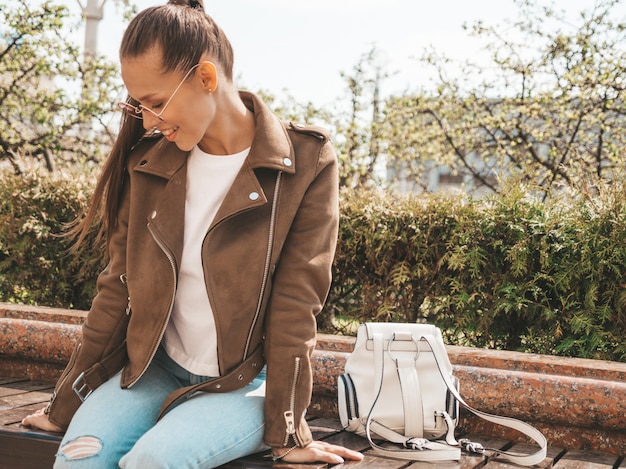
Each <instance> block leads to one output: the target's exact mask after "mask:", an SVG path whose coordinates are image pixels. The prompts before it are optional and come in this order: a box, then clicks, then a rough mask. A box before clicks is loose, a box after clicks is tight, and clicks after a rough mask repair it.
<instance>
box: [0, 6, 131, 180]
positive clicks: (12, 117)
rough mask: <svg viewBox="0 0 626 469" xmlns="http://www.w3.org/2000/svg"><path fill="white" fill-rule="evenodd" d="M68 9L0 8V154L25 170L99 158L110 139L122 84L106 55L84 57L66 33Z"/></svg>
mask: <svg viewBox="0 0 626 469" xmlns="http://www.w3.org/2000/svg"><path fill="white" fill-rule="evenodd" d="M70 20H71V17H70V15H69V11H68V9H67V8H66V7H65V6H59V5H56V4H55V3H54V2H53V1H50V0H46V1H43V2H42V3H41V4H39V5H33V4H32V2H27V1H26V0H14V1H12V2H11V3H10V4H9V5H6V4H4V5H1V6H0V25H2V26H1V27H0V28H1V29H0V35H1V37H0V158H1V159H2V160H5V161H8V162H9V163H10V164H11V165H12V167H13V169H14V170H15V171H16V172H17V173H20V172H22V171H23V170H24V165H25V164H26V162H27V161H29V160H31V161H36V162H43V163H44V164H45V166H46V168H48V170H49V171H54V170H55V168H56V167H57V165H59V164H67V163H70V164H71V163H75V162H77V161H98V160H99V159H100V158H101V156H102V154H103V151H104V150H105V149H106V148H107V147H108V145H109V144H110V143H111V141H112V138H113V136H112V132H111V131H110V130H109V129H108V126H107V121H108V119H109V117H110V115H111V114H110V113H111V111H112V110H113V109H114V106H115V101H116V100H117V99H118V96H119V93H120V90H121V83H120V82H119V80H118V79H117V76H118V72H117V67H116V66H115V65H113V64H111V63H109V62H108V61H106V60H104V59H103V58H102V57H98V56H88V57H82V54H81V52H80V49H79V48H78V47H77V46H76V45H74V44H72V43H70V42H68V40H67V35H68V33H70V32H71V31H73V30H74V29H75V28H76V27H77V26H78V22H77V21H76V22H75V24H73V25H72V24H70Z"/></svg>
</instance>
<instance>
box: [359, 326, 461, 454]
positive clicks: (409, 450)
mask: <svg viewBox="0 0 626 469" xmlns="http://www.w3.org/2000/svg"><path fill="white" fill-rule="evenodd" d="M372 338H373V342H374V386H375V389H374V396H375V398H374V402H373V403H372V407H371V408H370V410H369V412H368V415H367V420H366V423H365V435H366V436H367V440H368V441H369V444H370V446H371V447H372V448H373V449H374V450H375V451H376V452H377V453H379V454H381V455H383V456H388V457H392V458H399V459H409V460H413V461H447V460H457V461H458V460H459V459H461V449H460V448H458V447H454V446H449V445H446V444H443V443H438V442H434V441H429V440H427V439H425V438H421V437H411V436H408V435H406V436H405V435H402V434H400V433H398V432H396V431H394V430H392V429H390V428H388V427H386V426H385V425H383V424H381V423H379V422H376V421H375V420H373V418H372V413H373V411H374V408H375V407H376V403H377V402H378V399H379V398H380V394H381V390H382V387H383V376H384V367H385V360H384V358H385V357H384V355H385V347H384V343H385V341H384V335H383V334H382V333H378V332H376V333H374V334H373V337H372ZM391 341H393V339H392V340H391ZM391 341H390V343H391ZM437 365H439V364H437ZM396 366H398V363H397V362H396ZM412 366H413V370H414V371H416V370H415V362H412ZM440 371H441V370H440ZM399 374H400V372H399ZM401 374H405V377H404V380H403V379H402V377H400V384H401V385H402V399H403V401H404V402H405V403H406V402H407V401H409V404H408V405H409V408H410V409H412V410H414V411H415V413H418V414H423V411H422V410H421V396H420V394H419V389H420V388H419V381H416V380H415V378H416V377H417V372H415V377H411V376H410V375H411V374H410V373H406V372H402V373H401ZM415 386H416V387H415ZM416 390H418V394H417V395H416V396H414V398H413V399H411V398H409V397H408V396H409V395H410V394H411V393H413V394H415V391H416ZM411 401H412V402H411ZM417 405H419V407H420V410H416V409H415V407H417ZM413 417H414V418H415V416H413ZM405 420H406V413H405ZM420 421H421V423H420V424H419V425H420V426H421V433H422V435H423V425H424V423H423V422H424V419H423V415H422V418H421V420H420ZM372 432H374V433H375V434H377V435H379V436H381V437H383V438H384V439H386V440H388V441H391V442H393V443H399V444H402V445H403V446H404V447H405V448H406V449H403V448H397V449H395V448H384V447H382V446H380V445H378V444H376V443H375V442H374V440H373V439H372Z"/></svg>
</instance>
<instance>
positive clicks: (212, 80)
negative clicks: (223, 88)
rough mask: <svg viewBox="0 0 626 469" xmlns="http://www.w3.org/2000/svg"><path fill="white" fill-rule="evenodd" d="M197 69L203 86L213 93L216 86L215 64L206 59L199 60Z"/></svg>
mask: <svg viewBox="0 0 626 469" xmlns="http://www.w3.org/2000/svg"><path fill="white" fill-rule="evenodd" d="M198 71H199V73H200V78H201V79H202V86H203V88H204V89H205V90H207V91H208V92H209V93H213V92H214V91H215V89H216V88H217V69H216V68H215V64H214V63H213V62H209V61H208V60H205V61H204V62H200V66H199V67H198Z"/></svg>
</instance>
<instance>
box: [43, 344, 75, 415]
mask: <svg viewBox="0 0 626 469" xmlns="http://www.w3.org/2000/svg"><path fill="white" fill-rule="evenodd" d="M82 346H83V342H82V341H81V342H78V344H76V350H74V353H73V354H72V362H71V363H69V364H68V366H67V370H66V371H65V373H63V376H61V379H60V381H59V385H58V386H56V389H60V388H61V387H63V385H64V384H65V381H66V380H67V378H68V376H69V375H70V374H71V373H72V370H73V369H74V364H75V363H76V357H77V355H78V352H79V351H80V349H81V347H82ZM56 389H55V390H54V391H53V392H52V396H50V402H49V403H48V406H47V407H46V410H45V411H44V413H46V414H47V413H48V412H49V411H50V407H52V403H53V402H54V400H55V399H56V397H57V392H56Z"/></svg>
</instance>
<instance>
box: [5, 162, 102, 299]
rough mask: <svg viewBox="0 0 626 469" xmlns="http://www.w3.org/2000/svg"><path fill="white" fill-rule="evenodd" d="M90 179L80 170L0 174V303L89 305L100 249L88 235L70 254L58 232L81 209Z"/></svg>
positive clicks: (100, 257) (99, 264)
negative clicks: (76, 249) (78, 247)
mask: <svg viewBox="0 0 626 469" xmlns="http://www.w3.org/2000/svg"><path fill="white" fill-rule="evenodd" d="M92 186H93V178H91V177H87V176H85V174H84V173H79V172H73V173H71V174H68V175H61V174H57V175H55V176H51V175H47V174H37V172H36V171H31V172H28V173H27V174H25V175H24V176H16V175H14V174H12V173H10V172H7V171H4V172H2V173H0V301H5V302H11V303H20V304H39V305H46V306H55V307H70V308H77V309H89V306H90V304H91V300H92V299H93V296H94V294H95V278H96V276H97V274H98V273H99V272H100V270H102V269H103V267H104V265H103V259H102V251H101V250H96V249H92V248H90V247H89V244H90V241H93V238H92V239H88V240H87V242H86V243H85V244H83V245H82V246H81V248H80V249H79V250H78V251H77V252H75V253H70V252H69V248H70V239H68V238H67V237H62V236H60V235H61V234H62V233H63V232H64V231H65V229H66V227H67V224H68V223H70V222H72V221H73V220H74V219H75V218H76V217H77V215H78V214H79V213H80V212H81V211H82V210H83V208H84V207H85V205H86V203H87V198H88V197H89V196H90V194H91V187H92Z"/></svg>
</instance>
